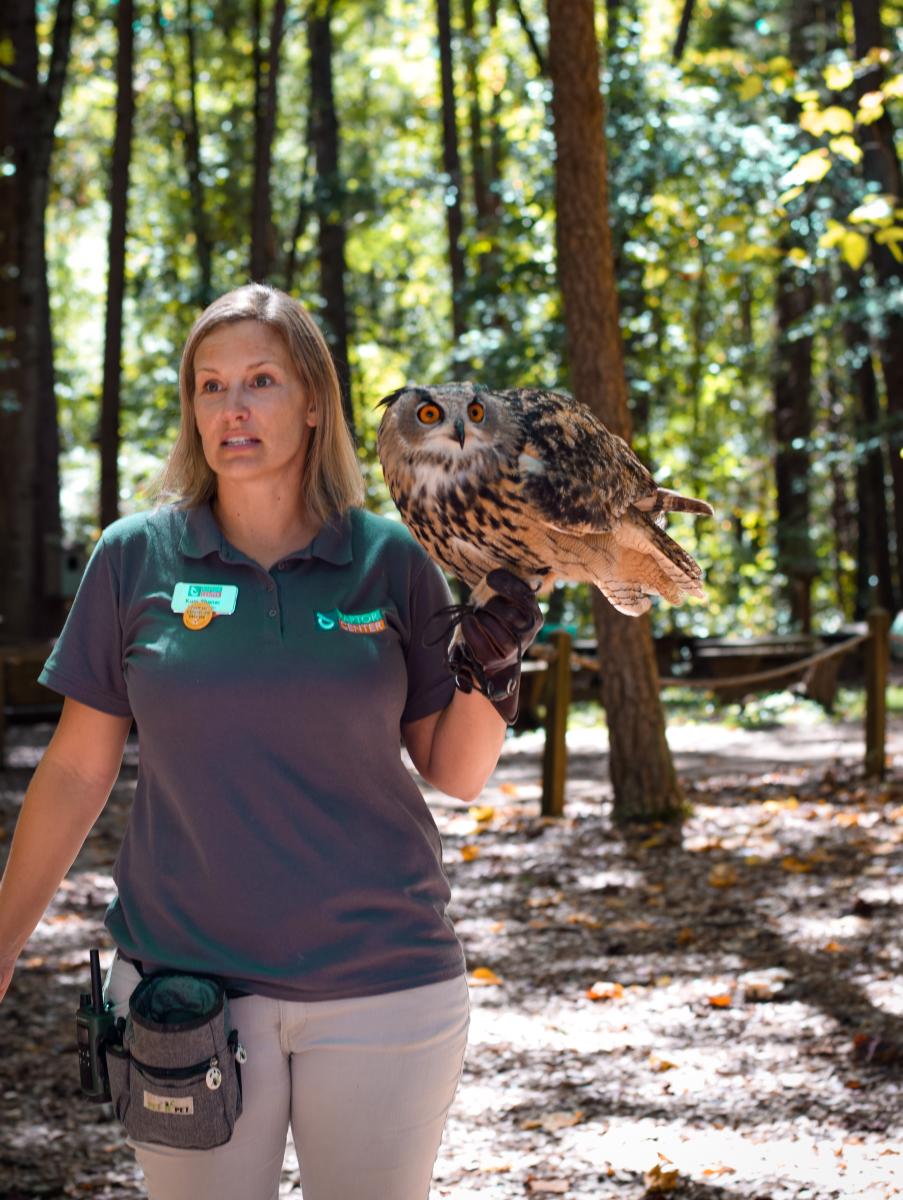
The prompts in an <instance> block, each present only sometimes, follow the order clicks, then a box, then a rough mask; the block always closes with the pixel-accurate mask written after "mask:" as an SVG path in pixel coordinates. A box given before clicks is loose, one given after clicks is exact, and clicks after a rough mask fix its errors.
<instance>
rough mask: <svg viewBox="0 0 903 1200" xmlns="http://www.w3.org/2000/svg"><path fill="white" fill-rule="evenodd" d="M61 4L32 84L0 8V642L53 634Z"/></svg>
mask: <svg viewBox="0 0 903 1200" xmlns="http://www.w3.org/2000/svg"><path fill="white" fill-rule="evenodd" d="M72 14H73V0H59V3H58V5H57V10H56V21H55V24H54V31H53V48H52V51H51V57H50V66H49V70H48V73H47V78H46V80H45V81H44V82H41V81H40V79H39V76H38V44H37V28H36V20H35V7H34V4H33V3H30V2H29V0H7V3H6V4H4V5H0V42H3V43H6V44H7V45H8V46H10V47H11V48H12V61H11V62H8V63H7V64H6V65H5V69H6V71H8V72H9V76H11V78H10V77H0V133H2V135H3V148H4V153H5V155H6V156H7V157H8V159H9V161H10V162H11V163H12V165H13V166H14V168H15V170H14V171H13V172H12V173H11V174H6V173H4V174H2V175H0V212H2V214H3V217H4V222H3V226H2V229H0V239H2V242H0V246H2V254H0V268H2V269H0V320H2V327H3V329H4V330H5V331H6V338H7V339H8V340H7V347H6V349H5V352H4V353H3V355H0V487H2V493H0V622H2V624H0V633H2V637H3V639H4V640H6V641H13V640H22V639H27V638H33V637H38V636H44V635H46V634H49V633H53V632H56V631H57V630H58V628H59V625H60V622H61V620H62V611H63V610H62V602H61V597H60V594H59V593H60V552H61V540H62V539H61V523H60V511H59V430H58V424H57V413H56V398H55V394H54V372H53V336H52V331H51V325H50V297H49V292H48V288H47V261H46V252H45V213H46V208H47V196H48V191H49V176H50V158H51V153H52V150H53V138H54V130H55V127H56V123H57V120H58V117H59V108H60V98H61V96H62V91H63V85H64V82H65V77H66V69H67V65H68V61H69V45H70V42H71V37H72Z"/></svg>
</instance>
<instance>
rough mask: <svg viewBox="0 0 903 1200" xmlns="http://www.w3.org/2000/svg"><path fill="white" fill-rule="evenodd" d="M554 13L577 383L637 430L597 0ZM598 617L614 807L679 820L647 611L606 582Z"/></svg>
mask: <svg viewBox="0 0 903 1200" xmlns="http://www.w3.org/2000/svg"><path fill="white" fill-rule="evenodd" d="M548 14H549V71H550V74H551V77H552V85H553V99H552V113H553V120H554V128H555V144H556V148H557V158H556V164H555V166H556V171H555V199H556V205H557V213H558V221H557V249H558V275H559V281H560V284H561V293H562V300H563V304H564V316H565V324H566V328H567V349H568V358H569V365H570V379H571V387H572V390H573V393H574V395H575V397H576V398H577V399H578V400H582V401H583V403H584V404H587V405H589V407H590V408H592V409H593V410H594V411H595V412H596V413H597V414H598V416H599V417H601V419H602V420H603V421H604V422H605V424H606V425H607V426H608V427H609V428H610V429H612V430H613V431H614V432H615V433H618V434H620V435H621V436H622V437H624V438H627V439H629V438H630V434H631V424H630V415H629V410H628V406H627V381H626V377H625V373H624V355H623V346H622V342H621V331H620V327H619V313H618V294H617V288H616V285H615V277H614V264H613V256H612V240H611V229H610V226H609V218H608V180H607V151H606V144H605V128H604V115H603V104H602V94H601V91H600V89H599V54H598V49H597V45H596V33H595V25H594V12H593V0H548ZM593 615H594V617H595V621H596V632H597V637H598V642H599V648H600V658H601V660H602V663H603V664H604V665H603V668H602V703H603V704H604V706H605V710H606V714H607V717H608V727H609V741H610V761H611V779H612V784H613V787H614V793H615V814H616V816H617V817H618V818H619V819H621V820H638V819H639V820H651V819H655V818H669V817H674V816H676V815H677V814H678V813H679V812H680V809H681V804H682V795H681V790H680V785H679V783H678V780H677V776H676V774H675V771H674V764H673V762H672V760H671V752H670V750H669V748H668V743H667V740H666V738H665V719H664V713H663V711H662V706H661V701H660V697H659V689H658V674H657V669H656V663H655V652H654V648H653V644H652V634H651V629H650V624H649V621H648V618H647V617H645V616H644V617H638V618H634V617H627V616H624V615H623V614H621V613H618V612H616V611H615V610H614V609H613V608H612V607H611V605H610V604H609V603H608V601H607V600H605V598H604V597H603V596H602V595H601V594H600V593H599V592H597V591H596V590H595V589H594V590H593Z"/></svg>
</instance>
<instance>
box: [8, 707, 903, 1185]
mask: <svg viewBox="0 0 903 1200" xmlns="http://www.w3.org/2000/svg"><path fill="white" fill-rule="evenodd" d="M49 732H50V730H49V727H46V726H33V727H25V728H13V729H12V730H11V731H10V735H9V737H8V741H7V769H6V770H5V771H4V772H3V773H2V774H0V832H2V833H3V834H4V837H3V843H4V845H6V844H8V840H9V835H10V834H11V833H12V828H13V825H14V822H15V818H16V814H17V812H18V808H19V805H20V804H21V800H22V795H23V792H24V788H25V786H26V784H27V780H28V777H29V775H30V772H31V770H32V769H33V768H34V765H35V763H36V762H37V760H38V758H39V756H40V754H41V753H42V752H43V749H44V747H45V745H46V742H47V739H48V736H49ZM669 738H670V741H671V744H672V747H673V749H674V751H675V756H676V761H677V764H678V769H679V771H680V774H681V777H682V779H683V781H684V784H685V788H686V791H687V794H688V799H689V800H690V802H691V804H692V806H693V811H692V815H691V816H690V817H689V818H688V819H687V820H686V821H685V822H684V824H683V827H682V829H681V830H677V829H672V828H667V827H663V828H658V827H655V826H644V827H642V828H637V829H633V830H631V831H630V832H629V834H624V833H622V832H619V831H618V830H617V829H616V827H615V826H613V824H612V821H611V806H610V801H611V795H610V788H609V786H608V783H607V766H606V762H605V758H604V751H605V745H606V743H605V734H604V731H602V730H600V729H578V730H573V731H572V732H571V733H570V734H569V738H568V742H569V751H570V761H569V772H568V788H567V804H566V814H567V815H566V816H565V817H564V818H563V819H561V820H558V821H551V820H544V819H542V818H541V817H540V816H539V786H538V780H539V756H540V752H541V735H539V734H526V735H523V736H520V737H517V738H512V739H511V740H510V741H509V742H508V743H506V748H505V752H504V755H503V759H502V763H501V764H500V767H499V769H498V771H497V772H496V774H495V776H494V777H493V779H492V781H491V783H490V785H489V786H488V787H487V789H486V790H485V792H484V795H483V797H482V798H481V801H480V804H479V805H477V806H471V807H470V808H468V807H466V806H464V807H462V806H458V805H455V804H454V803H453V802H450V801H448V800H447V798H445V797H443V796H441V795H439V794H438V793H434V792H431V791H430V790H429V789H425V791H426V792H427V796H428V799H429V800H430V802H431V804H432V806H433V811H434V813H435V815H436V819H437V822H438V824H439V826H440V829H441V830H442V833H443V838H444V842H445V848H446V860H447V867H448V871H449V875H450V877H451V882H452V886H453V889H454V908H453V914H454V917H455V920H456V925H457V929H458V932H459V935H460V936H461V939H462V941H463V943H464V945H465V949H466V952H467V959H468V967H469V973H470V981H471V1006H472V1022H471V1037H470V1047H469V1050H468V1056H467V1062H466V1065H465V1069H464V1076H463V1079H462V1083H461V1088H460V1090H459V1092H458V1095H457V1098H456V1100H455V1103H454V1106H453V1109H452V1112H451V1115H450V1118H449V1122H448V1127H447V1130H446V1135H445V1139H444V1141H443V1145H442V1149H441V1151H440V1155H439V1159H438V1162H437V1164H436V1172H435V1177H434V1184H433V1190H432V1192H431V1200H440V1198H444V1197H454V1200H468V1198H469V1197H471V1196H480V1197H494V1198H497V1200H509V1198H511V1200H513V1198H523V1197H530V1196H537V1197H542V1196H556V1195H558V1196H565V1197H571V1198H572V1200H607V1198H609V1197H611V1198H612V1200H614V1198H622V1200H628V1198H634V1197H642V1196H650V1197H651V1196H656V1195H660V1194H666V1195H670V1196H673V1197H675V1198H680V1197H685V1198H688V1200H791V1198H792V1200H828V1198H835V1197H863V1198H869V1200H884V1198H886V1197H894V1196H899V1195H903V1139H901V1136H900V1135H901V1125H903V981H901V972H900V965H901V959H903V947H901V941H900V912H901V904H903V722H897V723H895V724H894V726H893V727H892V730H891V739H890V745H889V750H890V754H889V771H888V775H887V778H886V779H885V780H884V781H883V782H882V783H881V784H880V785H867V784H866V783H865V782H864V781H863V779H862V773H861V766H860V763H861V756H862V742H861V738H862V733H861V724H859V723H858V722H857V723H852V722H835V723H823V724H819V725H815V726H806V725H802V726H794V725H785V726H783V727H780V726H779V727H776V728H773V729H764V730H756V731H744V730H739V729H731V728H729V727H727V726H725V725H721V724H716V723H708V724H705V725H702V726H700V725H695V726H685V727H681V726H676V727H674V728H672V730H671V732H670V734H669ZM136 753H137V748H136V746H135V744H134V743H133V742H130V744H129V747H128V748H127V753H126V760H125V764H124V767H123V771H122V774H121V776H120V780H119V782H118V783H117V785H116V788H115V790H114V793H113V796H112V797H111V801H110V803H109V804H108V806H107V808H106V809H105V810H104V813H103V814H102V816H101V818H100V820H99V822H98V824H97V826H96V827H95V830H94V832H93V833H92V835H91V837H90V838H89V840H88V842H87V843H86V845H85V847H84V849H83V850H82V853H81V854H80V855H79V858H78V860H77V862H76V864H75V866H74V867H73V869H72V871H71V872H70V874H69V877H68V878H67V880H66V881H65V882H64V885H63V887H62V889H61V890H60V892H59V893H58V895H57V897H56V899H55V900H54V902H53V904H52V906H51V908H50V910H49V911H48V913H47V916H46V917H45V919H44V921H43V922H42V923H41V925H40V926H39V928H38V930H37V931H36V933H35V935H34V937H33V938H32V940H31V942H30V943H29V945H28V947H27V948H26V950H25V952H24V954H23V956H22V959H21V960H20V966H19V969H18V970H17V972H16V976H15V978H14V980H13V985H12V987H11V989H10V993H9V996H8V998H7V1000H6V1002H5V1003H4V1004H3V1005H2V1006H0V1044H2V1046H3V1056H2V1066H0V1200H26V1198H28V1200H31V1198H33V1197H73V1196H75V1197H78V1196H92V1197H96V1198H98V1200H106V1198H110V1200H112V1198H116V1200H120V1198H121V1200H126V1198H128V1200H131V1198H132V1197H135V1198H137V1197H139V1196H142V1195H143V1194H144V1192H143V1188H142V1185H141V1178H140V1173H139V1172H138V1170H137V1168H136V1167H135V1165H134V1162H133V1159H132V1156H131V1154H130V1152H129V1150H128V1148H127V1147H126V1146H125V1143H124V1138H123V1135H122V1133H121V1132H120V1129H119V1127H118V1126H117V1125H116V1124H115V1122H114V1121H113V1120H112V1119H111V1118H110V1117H109V1116H108V1114H107V1113H106V1112H105V1110H104V1109H98V1108H96V1107H94V1106H92V1105H91V1104H89V1103H87V1102H83V1101H82V1100H81V1099H80V1096H79V1093H78V1086H77V1069H76V1060H75V1054H74V1047H73V1024H72V1013H73V1010H74V1008H75V1005H76V1003H77V998H78V992H79V991H80V990H83V989H84V988H86V987H87V971H86V966H85V964H86V958H87V948H88V947H90V946H92V945H100V946H104V947H106V950H105V954H104V956H102V962H104V961H108V959H109V955H110V948H109V944H108V942H107V940H106V937H105V934H104V931H103V928H102V923H101V921H102V914H103V909H104V906H105V904H106V903H107V901H108V900H109V898H110V896H111V894H112V891H113V883H112V878H111V875H110V871H111V867H112V863H113V860H114V857H115V854H116V850H117V847H118V843H119V839H120V837H121V833H122V829H123V827H124V823H125V820H126V817H127V813H128V808H129V804H130V801H131V795H132V791H133V788H134V779H135V764H136ZM280 1194H281V1195H282V1196H300V1187H299V1183H298V1169H297V1159H296V1157H295V1155H294V1150H293V1147H292V1145H291V1142H289V1145H288V1148H287V1154H286V1160H285V1168H284V1172H283V1181H282V1186H281V1191H280ZM248 1200H254V1198H253V1197H249V1198H248ZM349 1200H353V1198H349Z"/></svg>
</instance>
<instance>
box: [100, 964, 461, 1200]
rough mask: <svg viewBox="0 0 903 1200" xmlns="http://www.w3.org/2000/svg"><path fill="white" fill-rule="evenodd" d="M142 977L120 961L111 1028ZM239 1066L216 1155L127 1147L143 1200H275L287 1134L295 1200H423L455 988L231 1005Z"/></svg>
mask: <svg viewBox="0 0 903 1200" xmlns="http://www.w3.org/2000/svg"><path fill="white" fill-rule="evenodd" d="M139 981H140V976H139V974H138V972H137V971H136V969H135V968H134V966H132V964H131V963H129V962H126V961H125V960H123V959H121V958H119V956H118V955H117V956H116V957H115V958H114V960H113V964H112V966H111V968H110V971H109V973H108V975H107V980H106V984H105V995H106V998H107V1000H108V1001H109V1002H110V1003H112V1004H113V1006H114V1011H115V1014H116V1016H117V1017H118V1016H125V1015H126V1013H127V1012H128V998H129V996H130V995H131V993H132V991H133V990H134V989H135V987H136V986H137V985H138V983H139ZM229 1010H230V1017H231V1024H232V1026H234V1028H236V1029H237V1030H238V1034H239V1038H240V1040H241V1043H242V1045H243V1046H244V1047H245V1049H246V1050H247V1053H248V1061H247V1062H246V1063H245V1064H244V1066H243V1067H242V1069H241V1075H242V1099H243V1111H242V1115H241V1116H240V1117H239V1119H238V1121H237V1123H236V1126H235V1132H234V1134H233V1135H232V1138H231V1140H230V1141H229V1142H227V1143H226V1145H224V1146H218V1147H216V1148H215V1149H213V1150H174V1149H170V1148H169V1147H166V1146H158V1145H152V1144H150V1143H146V1142H131V1141H130V1142H129V1144H130V1145H131V1146H132V1148H133V1149H134V1151H135V1155H136V1157H137V1160H138V1164H139V1166H140V1167H141V1169H142V1171H143V1172H144V1176H145V1179H146V1181H147V1188H148V1196H149V1197H150V1200H277V1198H278V1195H279V1179H280V1175H281V1172H282V1163H283V1158H284V1156H285V1146H286V1137H287V1134H288V1129H289V1126H291V1130H292V1137H293V1139H294V1142H295V1148H296V1150H297V1152H298V1162H299V1165H300V1168H301V1189H302V1194H303V1197H304V1200H426V1198H427V1196H428V1194H429V1188H430V1176H431V1174H432V1170H433V1164H434V1162H435V1160H436V1154H437V1152H438V1149H439V1142H440V1140H441V1138H442V1130H443V1127H444V1125H445V1118H446V1115H447V1113H448V1110H449V1107H450V1105H451V1102H452V1099H453V1097H454V1094H455V1091H456V1089H457V1086H458V1081H459V1079H460V1075H461V1067H462V1064H463V1060H464V1047H465V1044H466V1041H467V1027H468V1021H469V1006H468V996H467V982H466V979H465V978H464V976H463V975H462V976H459V977H458V978H456V979H451V980H448V981H445V982H442V983H432V984H428V985H427V986H425V987H417V988H410V989H408V990H405V991H401V992H390V993H386V994H383V995H379V996H364V997H360V998H354V999H350V1000H331V1001H330V1000H327V1001H318V1002H316V1003H299V1002H294V1001H285V1000H272V999H269V998H267V997H266V996H256V995H255V996H244V997H239V998H238V999H236V1000H230V1001H229Z"/></svg>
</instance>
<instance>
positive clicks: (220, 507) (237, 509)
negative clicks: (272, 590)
mask: <svg viewBox="0 0 903 1200" xmlns="http://www.w3.org/2000/svg"><path fill="white" fill-rule="evenodd" d="M264 493H265V494H264ZM211 508H212V510H213V515H214V517H215V518H216V521H217V524H218V525H219V527H220V529H221V530H222V531H223V533H224V534H225V536H226V538H227V540H228V541H230V542H231V543H232V545H233V546H235V547H236V549H238V550H241V552H242V553H243V554H247V555H248V557H249V558H253V559H254V560H255V561H256V562H259V563H260V564H261V566H263V567H265V568H266V569H267V570H269V568H270V567H271V566H272V565H273V563H275V562H276V561H277V560H278V559H280V558H283V557H284V556H285V555H286V554H291V553H292V552H293V551H295V550H301V549H303V548H304V547H305V546H307V545H308V544H309V543H310V542H311V541H312V540H313V538H314V537H315V535H316V534H317V532H318V530H319V529H320V526H321V525H322V522H321V521H320V520H319V519H317V518H316V517H314V516H313V515H312V514H310V513H309V512H308V511H307V506H306V505H305V503H304V499H303V497H302V496H301V493H300V489H295V490H294V491H293V492H288V491H280V490H279V489H278V488H268V489H260V488H251V487H241V488H236V487H229V486H228V485H226V486H223V481H222V480H221V481H220V483H219V486H218V487H217V494H216V496H215V497H214V499H213V501H212V504H211Z"/></svg>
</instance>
